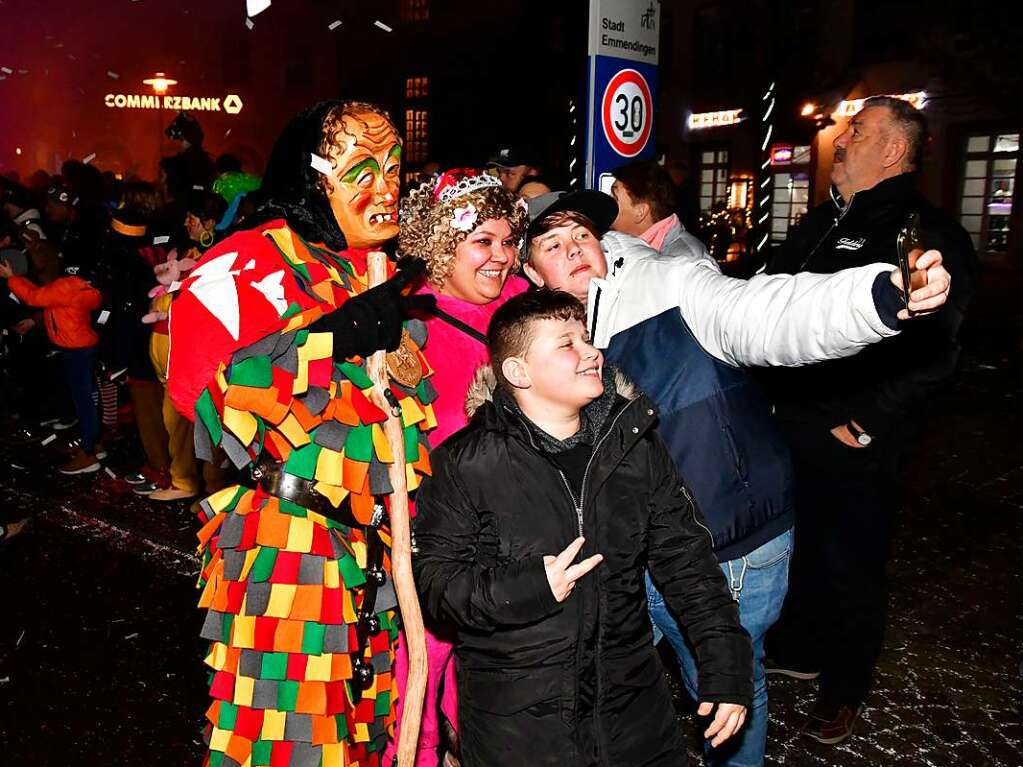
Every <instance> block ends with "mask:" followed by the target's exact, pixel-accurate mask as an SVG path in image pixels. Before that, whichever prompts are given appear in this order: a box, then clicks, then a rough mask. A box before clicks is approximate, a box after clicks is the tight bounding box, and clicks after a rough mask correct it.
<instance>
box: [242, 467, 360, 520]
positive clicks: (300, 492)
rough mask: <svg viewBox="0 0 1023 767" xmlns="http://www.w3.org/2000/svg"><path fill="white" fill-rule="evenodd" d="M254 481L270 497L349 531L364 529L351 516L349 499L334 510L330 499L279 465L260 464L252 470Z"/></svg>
mask: <svg viewBox="0 0 1023 767" xmlns="http://www.w3.org/2000/svg"><path fill="white" fill-rule="evenodd" d="M252 478H253V479H254V480H256V484H257V485H259V488H260V489H261V490H263V491H264V492H265V493H268V494H269V495H273V496H276V497H277V498H280V499H282V500H285V501H289V502H290V503H293V504H295V505H296V506H301V507H302V508H304V509H309V510H310V511H315V512H316V513H317V514H322V515H323V516H325V517H330V518H331V519H333V520H334V521H335V522H340V523H341V524H342V525H346V526H347V527H362V524H361V523H360V522H358V521H357V520H356V519H355V517H354V516H352V507H351V505H350V504H349V502H348V500H347V499H345V500H344V501H342V502H341V505H340V506H338V507H337V508H335V507H334V504H332V503H331V502H330V499H328V498H327V496H325V495H321V494H320V493H318V492H316V490H315V489H314V486H315V484H316V483H315V482H313V481H311V480H308V479H303V478H302V477H298V476H295V475H294V474H289V473H288V472H286V471H285V470H284V467H283V466H282V465H281V464H279V463H273V464H271V463H266V462H263V463H259V464H257V465H256V466H254V467H253V469H252Z"/></svg>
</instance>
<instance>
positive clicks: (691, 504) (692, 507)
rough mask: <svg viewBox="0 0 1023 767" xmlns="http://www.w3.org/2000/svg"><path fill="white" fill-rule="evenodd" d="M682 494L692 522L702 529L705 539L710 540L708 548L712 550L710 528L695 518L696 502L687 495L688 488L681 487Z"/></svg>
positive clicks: (712, 543)
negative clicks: (687, 503) (705, 535)
mask: <svg viewBox="0 0 1023 767" xmlns="http://www.w3.org/2000/svg"><path fill="white" fill-rule="evenodd" d="M682 492H683V494H685V497H686V500H687V501H689V509H690V513H691V514H692V517H693V522H695V523H696V524H698V525H699V526H700V527H702V528H703V529H704V532H706V533H707V538H708V539H709V540H710V547H711V548H714V534H713V533H712V532H711V531H710V528H709V527H707V526H706V525H705V524H703V522H701V521H700V518H699V517H698V516H696V501H694V500H693V496H691V495H690V494H689V488H688V487H686V486H685V485H682Z"/></svg>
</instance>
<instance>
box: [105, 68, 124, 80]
mask: <svg viewBox="0 0 1023 767" xmlns="http://www.w3.org/2000/svg"><path fill="white" fill-rule="evenodd" d="M107 77H109V78H110V79H111V80H120V79H121V76H120V75H119V74H117V72H111V71H110V70H109V69H108V70H107Z"/></svg>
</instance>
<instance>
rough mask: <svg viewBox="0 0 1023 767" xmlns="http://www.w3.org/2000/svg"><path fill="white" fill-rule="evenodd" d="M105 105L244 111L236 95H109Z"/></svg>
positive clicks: (182, 110)
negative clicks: (220, 96)
mask: <svg viewBox="0 0 1023 767" xmlns="http://www.w3.org/2000/svg"><path fill="white" fill-rule="evenodd" d="M103 103H104V104H106V106H107V107H108V108H110V109H171V110H174V111H175V112H226V113H227V114H229V115H236V114H238V113H239V112H241V111H242V100H241V99H240V98H239V97H238V96H237V95H236V94H234V93H231V94H228V95H227V96H225V97H224V98H223V99H221V98H219V97H208V96H202V97H200V96H154V95H142V94H139V93H108V94H107V95H106V96H104V97H103Z"/></svg>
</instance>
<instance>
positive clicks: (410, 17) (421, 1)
mask: <svg viewBox="0 0 1023 767" xmlns="http://www.w3.org/2000/svg"><path fill="white" fill-rule="evenodd" d="M429 19H430V3H429V0H401V20H402V21H406V22H412V21H428V20H429Z"/></svg>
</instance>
